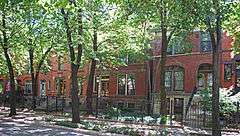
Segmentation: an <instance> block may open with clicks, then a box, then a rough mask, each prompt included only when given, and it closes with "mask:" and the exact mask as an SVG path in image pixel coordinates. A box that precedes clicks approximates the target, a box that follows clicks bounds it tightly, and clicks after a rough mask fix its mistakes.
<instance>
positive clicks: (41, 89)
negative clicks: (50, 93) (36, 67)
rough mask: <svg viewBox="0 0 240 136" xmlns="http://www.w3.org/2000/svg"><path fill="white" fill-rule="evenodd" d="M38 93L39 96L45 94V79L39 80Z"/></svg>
mask: <svg viewBox="0 0 240 136" xmlns="http://www.w3.org/2000/svg"><path fill="white" fill-rule="evenodd" d="M40 94H41V96H45V95H46V81H45V80H40Z"/></svg>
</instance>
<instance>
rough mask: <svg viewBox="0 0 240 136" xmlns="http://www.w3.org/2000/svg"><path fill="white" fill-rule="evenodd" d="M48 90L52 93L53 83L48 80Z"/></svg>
mask: <svg viewBox="0 0 240 136" xmlns="http://www.w3.org/2000/svg"><path fill="white" fill-rule="evenodd" d="M48 90H49V91H50V90H51V81H50V80H48Z"/></svg>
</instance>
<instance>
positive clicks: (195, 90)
mask: <svg viewBox="0 0 240 136" xmlns="http://www.w3.org/2000/svg"><path fill="white" fill-rule="evenodd" d="M197 92H198V89H197V87H194V88H193V90H192V94H191V96H190V97H189V99H188V104H187V107H186V109H185V118H186V117H187V113H188V110H189V108H190V106H191V104H192V100H193V97H194V96H195V94H196V93H197Z"/></svg>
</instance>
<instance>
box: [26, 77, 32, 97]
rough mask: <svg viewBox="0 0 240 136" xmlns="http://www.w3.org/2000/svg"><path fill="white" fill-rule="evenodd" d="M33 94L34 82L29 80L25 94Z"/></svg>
mask: <svg viewBox="0 0 240 136" xmlns="http://www.w3.org/2000/svg"><path fill="white" fill-rule="evenodd" d="M31 93H32V81H30V80H28V81H26V83H25V94H31Z"/></svg>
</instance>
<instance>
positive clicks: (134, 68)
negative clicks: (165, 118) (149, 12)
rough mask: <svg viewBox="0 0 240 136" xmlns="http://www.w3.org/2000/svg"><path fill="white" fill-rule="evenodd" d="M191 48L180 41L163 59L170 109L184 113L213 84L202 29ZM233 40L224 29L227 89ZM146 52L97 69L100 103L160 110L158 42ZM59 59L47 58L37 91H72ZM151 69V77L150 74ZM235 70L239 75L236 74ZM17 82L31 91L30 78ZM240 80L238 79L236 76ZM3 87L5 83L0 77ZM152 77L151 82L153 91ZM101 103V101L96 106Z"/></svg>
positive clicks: (82, 76) (231, 81)
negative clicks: (136, 59) (142, 58)
mask: <svg viewBox="0 0 240 136" xmlns="http://www.w3.org/2000/svg"><path fill="white" fill-rule="evenodd" d="M189 39H190V40H189V41H190V42H191V48H188V51H185V50H184V49H183V46H181V43H179V44H175V45H174V46H171V47H170V48H169V49H168V56H167V61H166V73H165V74H166V79H165V86H166V90H167V97H168V98H169V99H168V101H169V103H171V104H170V105H169V109H172V110H173V111H174V113H176V114H184V110H183V109H184V106H185V105H186V102H187V101H188V98H189V96H190V94H191V92H192V90H193V89H194V88H195V87H197V88H198V89H199V90H201V89H202V88H205V87H206V86H211V85H212V81H211V79H212V54H211V49H212V48H211V42H210V38H209V35H208V34H207V33H203V32H194V33H193V34H192V35H191V36H190V37H189ZM232 42H233V41H232V38H230V37H228V36H227V34H226V33H223V37H222V41H221V45H222V47H221V48H222V49H221V56H220V64H221V66H220V67H221V69H220V71H221V86H222V87H224V88H229V87H231V86H233V85H235V83H236V82H237V81H240V64H239V61H240V59H239V58H238V57H237V56H235V57H234V56H233V55H232V50H231V47H232ZM151 45H152V48H151V50H150V52H151V54H152V55H153V59H152V60H149V61H147V62H142V63H133V64H128V66H123V67H118V68H117V69H113V70H111V71H97V75H96V77H95V83H94V86H95V87H94V92H95V94H96V93H97V91H98V92H99V96H101V97H100V98H104V101H100V103H101V102H102V103H103V105H104V104H106V103H113V104H116V105H119V106H125V107H128V108H134V109H138V110H139V109H143V108H144V109H146V105H147V104H150V105H152V106H151V107H152V109H153V112H154V113H159V109H160V108H159V99H158V96H159V95H158V92H159V82H160V81H159V71H160V70H159V66H158V65H159V59H160V58H161V56H160V51H161V40H160V39H159V38H155V39H154V40H152V43H151ZM62 59H63V58H62V57H59V56H57V55H55V54H54V53H52V57H51V59H50V62H51V70H50V71H49V72H48V73H45V74H43V73H42V74H40V78H39V83H38V84H39V85H38V95H39V96H44V95H48V96H54V95H56V94H58V95H64V96H67V97H69V95H70V90H71V86H70V81H71V80H70V64H68V63H63V61H62ZM151 70H152V72H150V71H151ZM88 73H89V66H85V67H84V68H83V69H81V70H80V72H79V86H80V93H79V96H80V99H82V103H83V102H84V99H85V96H86V88H87V75H88ZM151 73H152V75H153V76H152V79H150V77H151V76H150V74H151ZM237 73H238V74H237ZM17 79H18V81H19V84H20V85H21V86H22V87H23V88H24V93H25V94H26V95H28V94H29V95H31V77H30V75H29V74H24V75H21V76H19V77H17ZM237 79H238V80H237ZM0 81H1V83H2V86H3V88H5V86H6V81H4V79H0ZM150 81H152V82H153V85H152V89H151V88H150ZM100 105H101V104H100Z"/></svg>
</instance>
